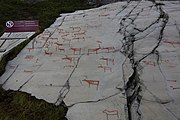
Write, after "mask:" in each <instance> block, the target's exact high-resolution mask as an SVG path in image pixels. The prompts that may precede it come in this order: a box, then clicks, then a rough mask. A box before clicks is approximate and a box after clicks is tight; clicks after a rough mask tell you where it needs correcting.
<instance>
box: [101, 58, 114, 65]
mask: <svg viewBox="0 0 180 120" xmlns="http://www.w3.org/2000/svg"><path fill="white" fill-rule="evenodd" d="M100 60H104V61H106V65H108V64H109V62H112V64H113V65H114V59H113V58H105V57H101V58H100Z"/></svg>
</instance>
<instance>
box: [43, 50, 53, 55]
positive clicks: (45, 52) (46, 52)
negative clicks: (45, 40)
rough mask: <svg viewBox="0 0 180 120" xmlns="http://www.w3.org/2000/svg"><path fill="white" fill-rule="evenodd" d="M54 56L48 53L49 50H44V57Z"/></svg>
mask: <svg viewBox="0 0 180 120" xmlns="http://www.w3.org/2000/svg"><path fill="white" fill-rule="evenodd" d="M52 54H53V53H52V52H48V51H47V50H44V56H45V55H49V56H51V55H52Z"/></svg>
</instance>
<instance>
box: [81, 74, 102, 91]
mask: <svg viewBox="0 0 180 120" xmlns="http://www.w3.org/2000/svg"><path fill="white" fill-rule="evenodd" d="M84 77H85V79H84V80H82V81H84V82H86V83H88V85H89V88H90V86H91V85H96V90H98V87H99V80H89V79H87V76H84Z"/></svg>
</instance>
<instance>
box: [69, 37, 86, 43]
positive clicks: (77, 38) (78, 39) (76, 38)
mask: <svg viewBox="0 0 180 120" xmlns="http://www.w3.org/2000/svg"><path fill="white" fill-rule="evenodd" d="M72 40H77V41H78V42H79V41H80V40H83V41H85V38H84V37H75V38H73V39H72Z"/></svg>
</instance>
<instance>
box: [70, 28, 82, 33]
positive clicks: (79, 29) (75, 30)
mask: <svg viewBox="0 0 180 120" xmlns="http://www.w3.org/2000/svg"><path fill="white" fill-rule="evenodd" d="M70 28H71V29H72V30H73V32H80V31H81V27H70Z"/></svg>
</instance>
